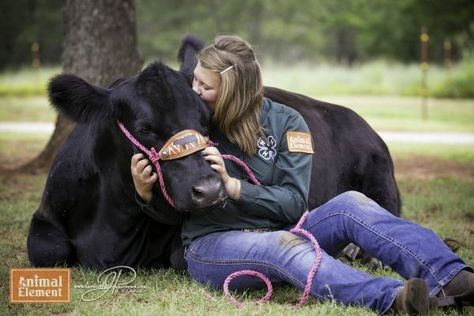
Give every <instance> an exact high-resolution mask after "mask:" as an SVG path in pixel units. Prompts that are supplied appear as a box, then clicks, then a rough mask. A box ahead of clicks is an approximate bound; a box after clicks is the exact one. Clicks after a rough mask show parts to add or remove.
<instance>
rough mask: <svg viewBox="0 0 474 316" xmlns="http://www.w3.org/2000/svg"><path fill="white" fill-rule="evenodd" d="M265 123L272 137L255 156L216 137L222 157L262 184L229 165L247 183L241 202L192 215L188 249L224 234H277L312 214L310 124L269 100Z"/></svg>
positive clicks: (185, 232) (186, 229) (186, 225)
mask: <svg viewBox="0 0 474 316" xmlns="http://www.w3.org/2000/svg"><path fill="white" fill-rule="evenodd" d="M260 124H261V126H262V127H263V130H264V133H265V134H266V137H265V138H263V137H261V138H260V139H259V140H258V141H257V144H256V147H257V153H256V154H255V155H252V156H250V155H248V154H246V153H244V152H242V151H241V150H240V149H239V148H238V146H237V145H235V144H233V143H231V142H230V141H229V140H228V139H227V138H226V137H225V136H224V135H223V134H221V133H219V132H211V135H210V136H211V139H212V140H213V141H214V142H216V143H217V144H218V145H217V146H216V147H217V149H218V150H219V151H220V153H221V154H231V155H234V156H236V157H238V158H240V159H241V160H243V161H244V162H245V163H246V164H247V165H248V166H249V167H250V169H251V170H252V171H253V172H254V174H255V175H256V177H257V179H259V181H260V182H261V183H262V185H261V186H258V185H255V184H252V183H250V182H249V180H248V177H247V175H246V173H245V171H244V170H243V169H242V168H241V167H240V166H238V165H236V164H234V163H233V162H232V161H227V160H226V161H225V165H226V169H227V172H228V174H229V175H230V176H231V177H234V178H237V179H240V181H241V192H240V199H239V200H238V201H233V200H228V201H227V202H226V203H225V204H224V205H222V206H216V207H213V208H208V209H205V210H202V211H194V212H191V213H188V214H186V216H185V219H184V222H183V227H182V239H183V244H184V245H188V244H190V243H191V241H193V240H194V239H195V238H197V237H200V236H204V235H206V234H209V233H212V232H218V231H226V230H236V229H256V228H267V229H275V230H276V229H279V228H282V227H283V226H286V225H288V224H294V223H296V222H297V221H298V219H299V218H300V217H301V215H302V214H303V213H304V211H305V210H306V208H307V198H308V191H309V184H310V177H311V159H312V155H311V154H310V153H308V152H310V151H312V143H311V136H310V134H309V129H308V126H307V125H306V122H305V121H304V120H303V118H302V116H301V115H300V114H299V113H298V112H296V111H295V110H293V109H291V108H289V107H287V106H285V105H282V104H279V103H276V102H273V101H271V100H269V99H266V98H264V101H263V104H262V108H261V110H260Z"/></svg>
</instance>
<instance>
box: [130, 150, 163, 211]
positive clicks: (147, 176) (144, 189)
mask: <svg viewBox="0 0 474 316" xmlns="http://www.w3.org/2000/svg"><path fill="white" fill-rule="evenodd" d="M130 169H131V171H132V178H133V184H134V185H135V190H136V191H137V193H138V195H140V197H141V198H142V200H143V201H145V202H147V203H148V202H150V201H151V198H152V196H153V192H152V188H153V184H154V183H155V182H156V180H158V175H157V174H156V172H153V168H152V166H151V164H150V161H149V160H148V159H146V158H145V156H144V155H143V154H141V153H139V154H135V155H133V156H132V163H131V166H130Z"/></svg>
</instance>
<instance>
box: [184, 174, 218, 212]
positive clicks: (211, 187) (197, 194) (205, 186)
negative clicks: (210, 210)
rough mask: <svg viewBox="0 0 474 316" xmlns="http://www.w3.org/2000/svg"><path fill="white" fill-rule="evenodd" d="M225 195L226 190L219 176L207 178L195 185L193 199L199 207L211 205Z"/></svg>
mask: <svg viewBox="0 0 474 316" xmlns="http://www.w3.org/2000/svg"><path fill="white" fill-rule="evenodd" d="M225 196H226V194H225V190H224V187H223V185H222V182H221V180H220V179H219V178H211V179H205V180H203V181H201V182H200V183H199V184H197V185H195V186H193V192H192V199H193V202H194V203H195V204H196V205H197V207H198V208H204V207H208V206H211V205H213V204H215V203H216V202H218V201H219V200H222V199H223V198H225Z"/></svg>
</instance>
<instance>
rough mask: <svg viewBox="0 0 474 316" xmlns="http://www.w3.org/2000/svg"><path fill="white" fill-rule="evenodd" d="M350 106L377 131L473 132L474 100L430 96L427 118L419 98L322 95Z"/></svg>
mask: <svg viewBox="0 0 474 316" xmlns="http://www.w3.org/2000/svg"><path fill="white" fill-rule="evenodd" d="M318 99H319V100H322V101H326V102H330V103H334V104H340V105H344V106H347V107H349V108H351V109H353V110H354V111H355V112H357V113H358V114H359V115H361V116H362V117H363V118H364V119H366V120H367V122H368V123H369V124H370V125H371V126H372V127H373V128H374V129H375V130H378V131H420V132H422V131H431V132H434V131H436V132H474V100H454V99H428V102H427V114H428V116H427V119H426V120H424V119H423V117H422V105H421V104H422V103H421V99H420V98H415V97H396V96H393V97H391V96H337V97H335V96H331V97H330V96H322V97H319V98H318Z"/></svg>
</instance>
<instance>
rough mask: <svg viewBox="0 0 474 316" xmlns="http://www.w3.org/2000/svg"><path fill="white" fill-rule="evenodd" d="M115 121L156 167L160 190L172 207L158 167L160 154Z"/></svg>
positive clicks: (171, 201) (172, 204) (171, 200)
mask: <svg viewBox="0 0 474 316" xmlns="http://www.w3.org/2000/svg"><path fill="white" fill-rule="evenodd" d="M117 123H118V126H119V127H120V130H122V133H123V134H124V135H125V136H126V137H127V138H128V140H130V141H131V142H132V143H133V144H134V145H135V146H137V147H138V148H139V149H140V150H141V151H143V152H144V153H145V154H147V156H148V158H149V159H150V161H151V163H152V164H153V165H154V166H155V168H156V173H157V175H158V181H159V182H160V188H161V192H162V193H163V196H164V197H165V199H166V201H167V202H168V203H169V204H170V205H171V206H172V207H173V208H174V203H173V199H172V198H171V196H170V195H169V194H168V191H167V190H166V186H165V179H164V178H163V173H162V172H161V167H160V162H159V161H160V159H161V157H160V154H159V153H158V152H157V151H156V149H155V148H153V147H152V148H151V149H148V148H146V147H145V146H143V145H142V144H141V143H140V142H139V141H138V140H137V139H136V138H135V137H133V135H132V134H131V133H130V132H129V131H128V130H127V128H126V127H125V126H124V125H123V124H122V122H117Z"/></svg>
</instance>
